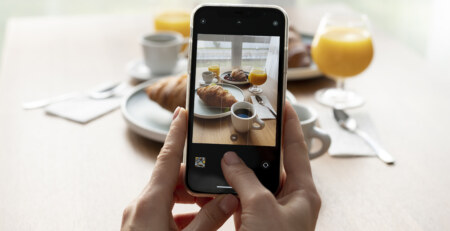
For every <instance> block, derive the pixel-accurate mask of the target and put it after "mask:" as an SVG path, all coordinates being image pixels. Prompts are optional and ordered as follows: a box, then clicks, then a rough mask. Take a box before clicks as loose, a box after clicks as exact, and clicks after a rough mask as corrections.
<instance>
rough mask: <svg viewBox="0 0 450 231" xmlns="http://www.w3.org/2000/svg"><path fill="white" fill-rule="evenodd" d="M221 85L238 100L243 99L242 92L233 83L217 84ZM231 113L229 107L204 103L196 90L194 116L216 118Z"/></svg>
mask: <svg viewBox="0 0 450 231" xmlns="http://www.w3.org/2000/svg"><path fill="white" fill-rule="evenodd" d="M219 85H221V86H222V87H223V89H225V90H228V92H229V93H230V94H232V95H233V96H234V98H236V100H237V101H238V102H240V101H244V98H245V97H244V92H243V91H242V90H241V89H240V88H238V87H235V86H233V85H230V84H219ZM230 114H231V111H230V109H229V108H228V109H225V108H218V107H211V106H208V105H206V104H205V103H204V102H203V100H201V99H200V97H199V96H198V94H197V90H196V92H195V99H194V116H196V117H198V118H202V119H217V118H222V117H225V116H228V115H230Z"/></svg>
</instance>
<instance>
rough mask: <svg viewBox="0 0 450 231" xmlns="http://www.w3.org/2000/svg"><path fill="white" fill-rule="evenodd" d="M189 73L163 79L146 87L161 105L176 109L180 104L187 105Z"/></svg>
mask: <svg viewBox="0 0 450 231" xmlns="http://www.w3.org/2000/svg"><path fill="white" fill-rule="evenodd" d="M186 78H187V75H186V74H184V75H181V76H173V77H168V78H164V79H161V80H159V81H157V82H155V83H154V84H152V85H150V86H148V87H147V88H146V89H145V92H146V93H147V95H148V97H149V98H150V99H151V100H153V101H155V102H157V103H158V104H159V105H160V106H161V107H163V108H165V109H167V110H169V111H174V110H175V109H176V108H177V107H178V106H180V107H185V105H186Z"/></svg>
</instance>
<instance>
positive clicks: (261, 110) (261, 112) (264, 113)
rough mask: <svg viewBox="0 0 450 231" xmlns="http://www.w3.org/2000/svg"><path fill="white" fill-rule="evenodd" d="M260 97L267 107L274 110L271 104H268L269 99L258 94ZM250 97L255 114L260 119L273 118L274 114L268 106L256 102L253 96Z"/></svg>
mask: <svg viewBox="0 0 450 231" xmlns="http://www.w3.org/2000/svg"><path fill="white" fill-rule="evenodd" d="M260 97H261V98H262V99H263V101H264V105H266V106H267V107H270V108H271V109H272V110H273V111H275V110H274V109H273V107H272V105H270V102H269V99H267V97H266V96H265V95H260ZM251 99H252V103H253V107H255V111H256V114H257V115H258V117H259V118H260V119H262V120H267V119H275V116H273V114H272V113H271V112H270V110H269V109H268V108H266V107H264V106H263V105H261V104H259V103H258V101H257V100H256V98H255V96H251Z"/></svg>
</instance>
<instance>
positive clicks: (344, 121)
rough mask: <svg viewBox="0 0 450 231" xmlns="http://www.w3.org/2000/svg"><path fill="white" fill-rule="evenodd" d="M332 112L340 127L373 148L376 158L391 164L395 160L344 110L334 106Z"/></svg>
mask: <svg viewBox="0 0 450 231" xmlns="http://www.w3.org/2000/svg"><path fill="white" fill-rule="evenodd" d="M333 114H334V118H335V119H336V121H337V122H338V124H339V125H340V126H341V127H342V128H344V129H345V130H347V131H349V132H352V133H355V134H356V135H358V136H360V137H361V138H363V139H364V141H366V142H367V143H368V144H369V145H370V146H371V147H372V148H373V149H374V150H375V152H376V154H377V156H378V158H380V159H381V160H382V161H384V162H385V163H386V164H393V163H394V162H395V160H394V158H393V157H392V156H391V154H389V153H388V152H387V151H386V150H385V149H384V148H382V147H381V146H380V145H379V144H378V143H377V142H376V141H375V140H374V139H372V138H371V137H370V136H369V135H368V134H367V133H366V132H364V131H361V130H360V129H358V124H357V122H356V120H355V119H354V118H352V117H350V116H349V115H348V114H347V113H346V112H345V111H343V110H340V109H336V108H334V109H333Z"/></svg>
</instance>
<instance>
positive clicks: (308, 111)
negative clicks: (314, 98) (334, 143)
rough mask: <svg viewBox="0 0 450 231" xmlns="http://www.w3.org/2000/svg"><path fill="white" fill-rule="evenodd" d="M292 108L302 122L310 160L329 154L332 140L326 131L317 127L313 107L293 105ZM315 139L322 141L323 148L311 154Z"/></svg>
mask: <svg viewBox="0 0 450 231" xmlns="http://www.w3.org/2000/svg"><path fill="white" fill-rule="evenodd" d="M292 107H294V109H295V112H297V116H298V118H299V120H300V124H301V126H302V130H303V136H304V137H305V141H306V144H307V145H308V154H309V158H310V159H313V158H316V157H318V156H320V155H322V154H324V153H325V152H327V151H328V148H329V147H330V144H331V138H330V135H328V134H327V133H326V132H325V131H324V130H322V129H320V128H318V127H316V121H317V112H316V111H315V110H314V109H312V108H311V107H308V106H305V105H301V104H292ZM314 138H316V139H318V140H320V142H321V147H320V149H319V150H318V151H315V152H311V143H312V140H313V139H314Z"/></svg>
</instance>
